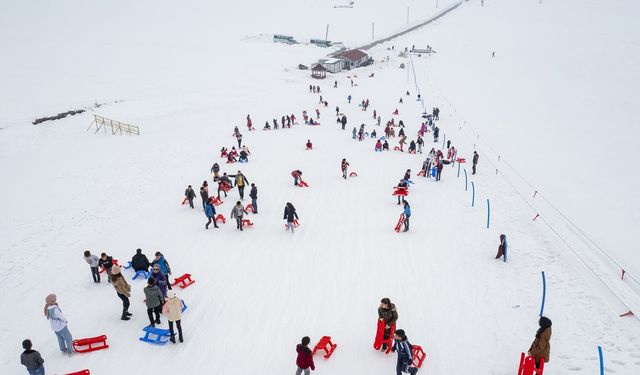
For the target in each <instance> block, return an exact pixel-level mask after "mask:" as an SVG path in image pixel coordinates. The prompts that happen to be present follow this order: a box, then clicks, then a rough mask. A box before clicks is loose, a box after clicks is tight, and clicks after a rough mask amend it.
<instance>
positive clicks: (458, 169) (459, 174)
mask: <svg viewBox="0 0 640 375" xmlns="http://www.w3.org/2000/svg"><path fill="white" fill-rule="evenodd" d="M457 178H460V163H458V177H457Z"/></svg>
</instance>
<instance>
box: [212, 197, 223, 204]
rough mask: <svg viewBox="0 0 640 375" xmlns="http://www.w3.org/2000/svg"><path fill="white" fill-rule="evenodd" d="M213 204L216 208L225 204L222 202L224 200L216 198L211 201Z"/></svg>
mask: <svg viewBox="0 0 640 375" xmlns="http://www.w3.org/2000/svg"><path fill="white" fill-rule="evenodd" d="M211 203H213V205H214V206H219V205H221V204H223V203H224V202H223V201H222V199H220V198H218V197H215V198H213V199H212V200H211Z"/></svg>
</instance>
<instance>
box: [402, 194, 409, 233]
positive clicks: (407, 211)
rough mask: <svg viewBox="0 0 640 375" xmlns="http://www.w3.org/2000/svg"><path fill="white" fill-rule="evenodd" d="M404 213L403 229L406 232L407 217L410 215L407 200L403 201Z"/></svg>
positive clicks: (407, 225)
mask: <svg viewBox="0 0 640 375" xmlns="http://www.w3.org/2000/svg"><path fill="white" fill-rule="evenodd" d="M402 215H404V230H403V232H406V231H408V230H409V218H410V217H411V206H409V202H407V201H406V200H405V201H404V211H403V212H402Z"/></svg>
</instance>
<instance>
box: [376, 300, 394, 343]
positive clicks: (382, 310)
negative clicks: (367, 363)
mask: <svg viewBox="0 0 640 375" xmlns="http://www.w3.org/2000/svg"><path fill="white" fill-rule="evenodd" d="M378 319H380V320H382V321H384V323H385V326H384V336H383V338H384V340H387V339H389V336H390V335H391V326H395V325H396V321H397V320H398V311H397V310H396V305H394V304H393V303H391V300H390V299H389V298H386V297H385V298H383V299H381V300H380V307H378ZM381 350H382V351H383V352H384V351H386V350H387V344H386V343H385V344H382V349H381Z"/></svg>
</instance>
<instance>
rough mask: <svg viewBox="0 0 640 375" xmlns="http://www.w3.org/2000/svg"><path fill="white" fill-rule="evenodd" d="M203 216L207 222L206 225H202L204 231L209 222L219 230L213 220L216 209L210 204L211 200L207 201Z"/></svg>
mask: <svg viewBox="0 0 640 375" xmlns="http://www.w3.org/2000/svg"><path fill="white" fill-rule="evenodd" d="M204 214H205V215H206V216H207V220H208V221H207V223H206V224H205V225H204V229H209V224H211V222H213V227H214V228H219V227H218V224H217V223H216V220H215V216H216V208H215V207H214V206H213V204H212V203H211V199H209V201H207V205H206V206H204Z"/></svg>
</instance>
